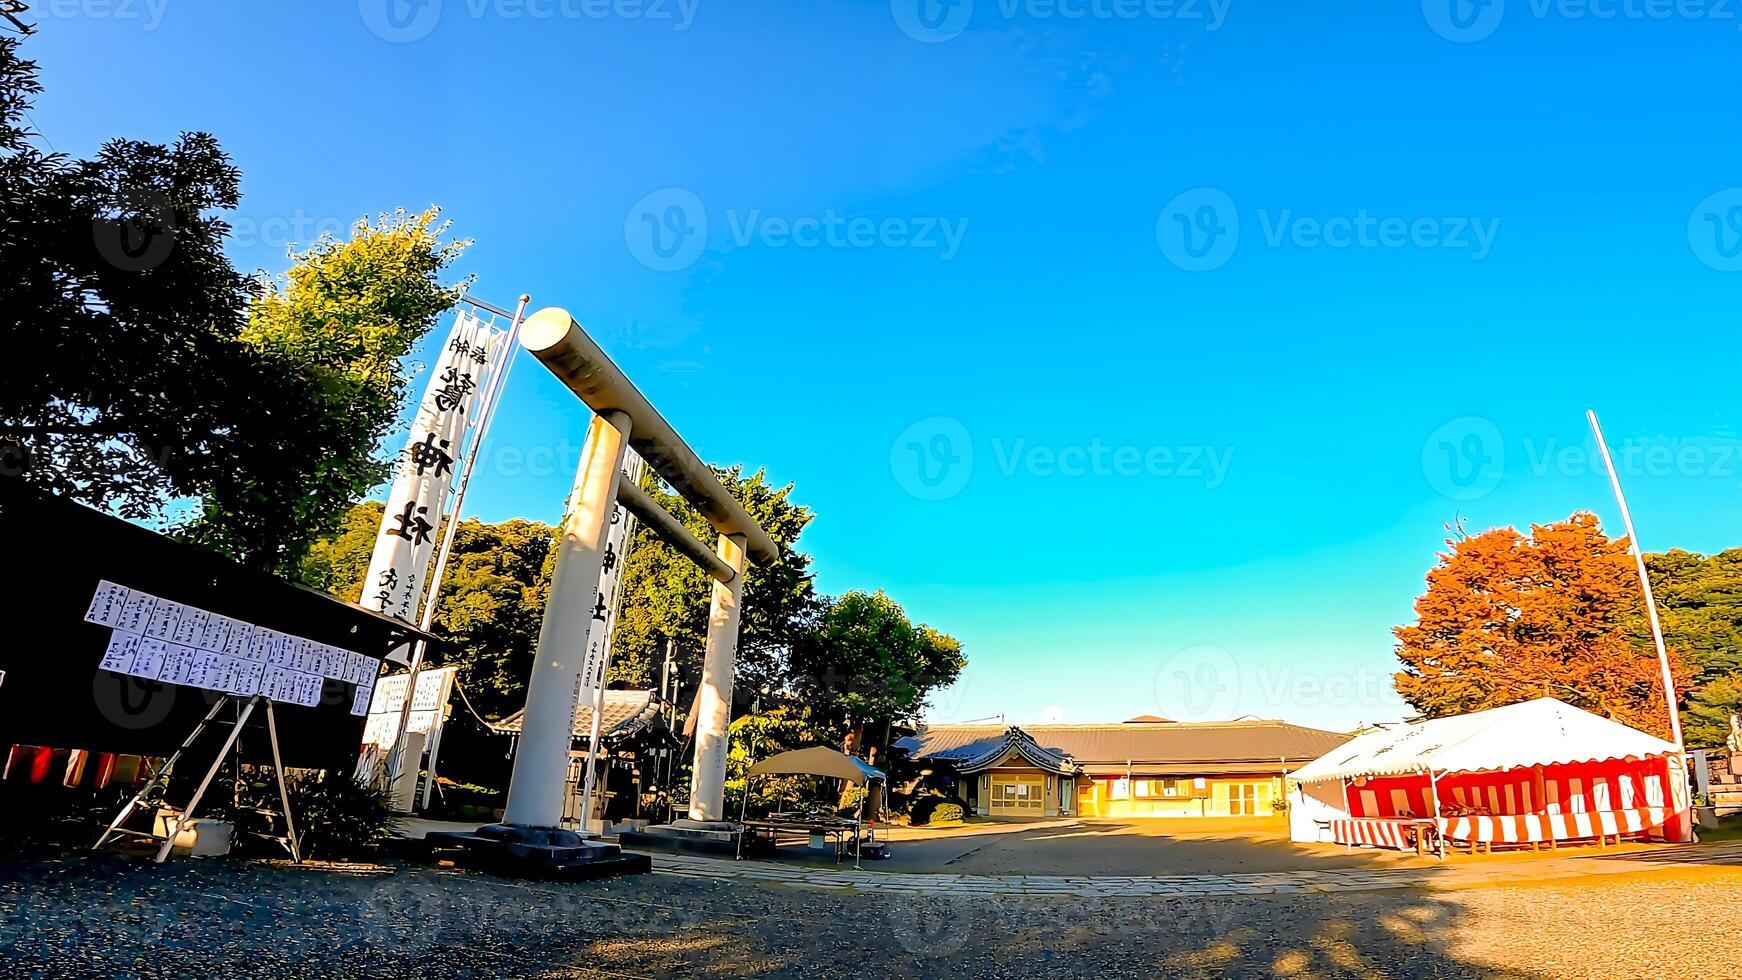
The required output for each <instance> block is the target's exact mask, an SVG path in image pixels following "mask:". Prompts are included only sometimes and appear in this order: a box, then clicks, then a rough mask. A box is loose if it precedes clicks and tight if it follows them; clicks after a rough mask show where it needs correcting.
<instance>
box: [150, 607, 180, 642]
mask: <svg viewBox="0 0 1742 980" xmlns="http://www.w3.org/2000/svg"><path fill="white" fill-rule="evenodd" d="M186 612H187V607H186V606H184V605H182V604H181V603H179V602H171V601H170V600H168V599H159V600H158V601H157V606H156V608H154V609H152V611H151V622H149V623H146V624H145V635H146V636H149V637H151V638H152V639H154V640H167V639H169V638H170V637H172V636H174V635H175V628H176V626H177V625H178V624H180V623H181V617H182V614H183V613H186Z"/></svg>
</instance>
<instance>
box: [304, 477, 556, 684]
mask: <svg viewBox="0 0 1742 980" xmlns="http://www.w3.org/2000/svg"><path fill="white" fill-rule="evenodd" d="M382 510H383V507H382V505H381V504H380V503H379V502H377V501H368V502H366V503H362V504H358V505H357V506H356V507H353V508H351V510H350V512H349V513H348V514H347V515H346V516H345V519H344V521H343V523H342V524H341V526H340V528H339V530H338V531H337V532H336V533H335V534H334V535H333V536H332V537H330V538H326V539H323V540H321V541H318V542H316V543H315V545H314V546H313V547H312V548H310V549H309V553H308V555H307V556H306V557H304V558H303V562H302V578H303V581H304V582H305V583H307V584H308V585H310V586H312V587H314V588H319V589H324V590H326V591H327V592H330V593H332V594H333V595H336V596H339V597H341V598H344V599H349V600H351V601H353V602H355V601H357V600H358V599H359V598H360V597H361V596H362V594H363V582H364V578H365V577H366V576H367V574H368V571H369V557H370V554H371V553H372V552H373V550H374V547H375V539H376V537H377V536H378V535H379V534H380V532H381V512H382ZM555 543H556V534H555V531H554V530H553V529H551V528H550V527H549V526H547V525H544V524H540V523H538V522H537V521H528V520H520V519H515V520H510V521H504V522H502V523H500V524H485V523H483V522H481V521H478V520H476V519H471V520H464V521H461V522H460V526H459V528H458V530H456V531H455V532H454V550H453V554H452V555H451V556H450V557H449V559H448V569H447V576H446V578H445V579H444V585H443V587H442V591H441V595H440V596H439V597H438V598H437V600H436V615H435V621H434V623H433V624H432V630H433V632H435V634H436V635H437V636H440V637H442V638H443V639H445V640H448V641H450V644H451V645H449V646H447V647H446V648H444V650H443V651H442V652H440V653H439V654H436V655H434V656H432V658H431V661H430V663H431V665H432V666H440V665H457V666H458V667H459V668H460V669H459V680H460V684H461V685H462V686H463V687H464V688H465V690H466V694H467V697H469V698H470V699H471V702H472V705H473V706H474V707H475V708H477V709H478V711H479V712H480V713H482V714H483V715H484V716H485V717H488V718H500V717H502V716H503V715H506V714H509V713H511V712H513V711H517V710H519V709H520V707H521V706H522V705H523V704H524V703H525V701H526V678H527V676H528V675H529V674H531V672H532V655H533V653H534V650H535V648H536V646H537V644H538V627H539V623H540V621H541V620H542V619H543V617H544V598H545V596H546V594H547V593H548V591H549V581H550V580H549V575H550V573H549V568H548V564H547V562H548V560H549V556H550V555H551V553H552V550H553V546H554V545H555Z"/></svg>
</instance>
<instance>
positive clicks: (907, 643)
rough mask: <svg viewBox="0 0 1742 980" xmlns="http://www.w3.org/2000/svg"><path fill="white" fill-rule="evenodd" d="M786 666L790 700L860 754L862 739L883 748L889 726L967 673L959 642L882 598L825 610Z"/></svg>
mask: <svg viewBox="0 0 1742 980" xmlns="http://www.w3.org/2000/svg"><path fill="white" fill-rule="evenodd" d="M791 660H792V662H791V673H792V677H791V683H792V687H793V690H794V693H795V694H796V695H797V696H798V698H799V699H800V700H802V701H803V702H804V703H805V704H807V705H809V706H810V707H811V710H812V713H813V716H814V717H816V718H817V719H818V720H819V722H820V724H822V725H823V726H825V727H828V728H830V729H831V730H833V731H834V732H836V733H837V734H839V735H840V736H841V737H842V742H843V745H844V746H845V748H846V749H847V750H848V751H849V752H852V751H857V750H858V749H860V748H862V747H863V746H864V744H865V740H866V737H867V735H872V736H876V737H878V744H880V745H881V744H882V742H883V741H884V740H883V739H882V738H881V737H880V736H882V735H883V733H884V730H885V729H887V727H888V725H889V723H890V722H892V721H893V720H895V719H899V718H907V717H910V716H912V715H914V714H916V713H918V712H919V711H920V709H922V708H923V707H924V706H925V702H926V698H927V696H928V695H929V694H930V693H931V692H932V691H934V690H936V689H937V688H940V687H945V686H947V685H949V684H951V683H953V682H954V681H955V680H956V678H957V677H958V676H959V675H960V674H961V672H962V668H963V667H965V666H966V665H967V661H966V659H965V658H964V657H963V656H962V645H961V643H960V642H959V641H957V640H956V639H955V638H954V637H952V636H948V635H946V634H944V633H941V632H939V631H937V630H935V629H933V628H932V627H930V626H927V625H925V624H923V623H921V624H917V625H916V624H914V623H913V622H911V621H909V619H908V617H907V612H906V611H905V610H904V609H902V608H901V606H900V604H898V603H897V602H896V601H895V600H894V599H891V598H890V597H889V596H887V595H885V594H884V593H883V592H882V590H878V591H877V592H848V593H847V594H846V595H843V596H841V597H840V598H838V599H834V600H832V601H830V602H828V603H827V606H826V608H825V610H824V611H823V614H822V616H821V617H820V618H819V620H818V622H817V624H816V626H815V628H814V629H812V630H811V631H810V632H809V633H807V634H806V635H805V636H804V637H803V638H802V640H801V642H799V643H798V644H797V645H796V646H795V647H794V648H793V651H792V658H791ZM872 726H878V727H876V728H875V729H874V730H873V728H872ZM887 754H888V751H887V746H884V752H883V755H882V757H886V756H887Z"/></svg>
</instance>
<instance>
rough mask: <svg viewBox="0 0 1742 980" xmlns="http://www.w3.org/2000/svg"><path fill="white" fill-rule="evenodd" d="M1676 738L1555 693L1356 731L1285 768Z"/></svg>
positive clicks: (1370, 772)
mask: <svg viewBox="0 0 1742 980" xmlns="http://www.w3.org/2000/svg"><path fill="white" fill-rule="evenodd" d="M1674 752H1675V746H1674V745H1671V744H1670V743H1668V742H1666V741H1664V740H1663V739H1661V738H1656V737H1654V736H1651V735H1647V734H1645V733H1644V732H1642V731H1639V730H1638V729H1634V728H1628V727H1627V726H1626V725H1623V724H1621V723H1620V722H1616V721H1610V720H1608V719H1607V718H1599V717H1597V716H1596V715H1594V714H1591V713H1590V712H1588V711H1582V710H1580V709H1578V708H1575V707H1573V706H1572V705H1570V704H1567V703H1566V702H1564V701H1557V700H1555V699H1554V698H1538V699H1537V700H1535V701H1522V702H1520V703H1518V704H1509V705H1507V706H1506V707H1504V708H1490V709H1488V710H1487V711H1473V712H1471V713H1469V714H1467V715H1454V716H1452V717H1450V718H1431V719H1428V720H1427V721H1418V722H1414V723H1412V724H1406V725H1394V726H1392V727H1389V728H1382V729H1380V730H1378V731H1374V732H1368V733H1367V734H1365V735H1357V736H1356V737H1355V738H1353V739H1351V740H1350V741H1348V742H1346V743H1344V744H1343V745H1341V746H1339V747H1338V748H1335V749H1333V750H1331V751H1330V752H1327V753H1325V754H1324V755H1322V756H1320V757H1318V758H1317V759H1314V760H1313V761H1311V762H1309V763H1307V764H1306V765H1304V766H1302V767H1301V768H1299V769H1297V770H1295V771H1294V772H1292V773H1290V774H1289V777H1288V778H1290V779H1292V780H1295V781H1296V782H1302V783H1315V782H1319V781H1322V780H1327V779H1344V778H1348V779H1354V778H1356V777H1359V776H1395V775H1399V774H1402V773H1412V772H1428V771H1430V770H1431V771H1433V772H1482V771H1490V770H1496V769H1516V768H1519V767H1521V766H1552V765H1562V764H1565V763H1569V762H1597V761H1602V760H1607V759H1644V758H1647V757H1649V756H1655V755H1666V754H1672V753H1674Z"/></svg>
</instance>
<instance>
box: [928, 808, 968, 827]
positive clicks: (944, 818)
mask: <svg viewBox="0 0 1742 980" xmlns="http://www.w3.org/2000/svg"><path fill="white" fill-rule="evenodd" d="M962 812H963V811H962V807H961V804H959V803H939V804H938V805H937V806H936V807H935V808H933V810H932V812H931V819H930V820H928V821H926V822H927V823H953V822H955V821H957V820H960V819H962Z"/></svg>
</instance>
